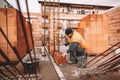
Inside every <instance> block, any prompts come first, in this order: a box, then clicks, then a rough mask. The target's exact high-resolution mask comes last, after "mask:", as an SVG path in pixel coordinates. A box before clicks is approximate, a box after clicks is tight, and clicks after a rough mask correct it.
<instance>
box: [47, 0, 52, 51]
mask: <svg viewBox="0 0 120 80" xmlns="http://www.w3.org/2000/svg"><path fill="white" fill-rule="evenodd" d="M49 2H50V0H49ZM50 6H51V4H49V17H50ZM48 34H50V18H49V27H48ZM48 36H49V41H48V45H49V46H48V51H49V53H50V35H48Z"/></svg>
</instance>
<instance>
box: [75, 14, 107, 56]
mask: <svg viewBox="0 0 120 80" xmlns="http://www.w3.org/2000/svg"><path fill="white" fill-rule="evenodd" d="M77 31H78V32H80V33H81V35H82V36H83V37H84V39H85V41H86V44H87V51H88V53H89V55H94V54H99V53H101V52H103V51H104V50H106V49H107V48H108V24H107V17H106V15H102V14H93V15H88V16H86V17H84V18H82V19H81V20H80V23H79V24H78V30H77Z"/></svg>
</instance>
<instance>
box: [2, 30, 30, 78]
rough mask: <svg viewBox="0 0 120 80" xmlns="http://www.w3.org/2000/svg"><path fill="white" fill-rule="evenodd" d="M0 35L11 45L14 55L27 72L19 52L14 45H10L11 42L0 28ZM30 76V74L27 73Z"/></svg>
mask: <svg viewBox="0 0 120 80" xmlns="http://www.w3.org/2000/svg"><path fill="white" fill-rule="evenodd" d="M1 32H2V35H3V36H4V38H5V39H6V41H7V42H8V44H9V46H10V47H11V49H12V50H13V51H14V53H15V55H16V56H17V58H18V59H19V60H20V62H21V63H22V65H23V67H24V69H25V71H26V72H27V68H26V66H25V65H24V63H23V61H22V59H21V58H20V55H19V52H18V51H17V49H16V48H15V47H13V46H12V44H11V43H10V41H9V40H8V38H7V36H6V35H5V33H4V32H3V30H2V29H1ZM29 77H30V74H29Z"/></svg>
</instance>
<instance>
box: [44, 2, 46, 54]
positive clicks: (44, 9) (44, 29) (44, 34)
mask: <svg viewBox="0 0 120 80" xmlns="http://www.w3.org/2000/svg"><path fill="white" fill-rule="evenodd" d="M45 24H46V0H44V55H45V44H46V39H45V37H46V36H45V26H46V25H45Z"/></svg>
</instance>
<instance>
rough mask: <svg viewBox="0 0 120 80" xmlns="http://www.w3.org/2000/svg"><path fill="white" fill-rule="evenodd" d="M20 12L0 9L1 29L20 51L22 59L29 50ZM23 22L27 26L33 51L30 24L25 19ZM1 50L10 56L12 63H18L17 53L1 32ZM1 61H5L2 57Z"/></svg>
mask: <svg viewBox="0 0 120 80" xmlns="http://www.w3.org/2000/svg"><path fill="white" fill-rule="evenodd" d="M19 15H20V14H19V11H17V10H16V9H14V8H7V9H6V8H0V27H1V28H2V30H3V31H4V33H5V34H6V36H7V37H8V39H9V41H10V42H11V44H12V46H15V47H16V49H17V50H18V52H19V54H20V57H23V56H24V55H25V54H26V52H28V51H30V50H27V46H26V42H25V37H24V33H23V29H22V25H21V21H20V16H19ZM23 21H24V24H25V29H26V34H27V38H28V42H29V47H30V49H32V43H31V36H30V28H29V23H28V22H27V21H26V20H25V18H24V17H23ZM0 48H1V49H2V50H3V52H4V53H5V54H6V55H7V56H8V58H9V59H10V60H11V61H18V59H17V57H16V55H15V53H14V52H13V50H12V49H11V47H10V46H9V44H8V43H7V41H6V40H5V38H4V37H3V35H2V33H1V32H0ZM0 61H5V60H4V59H3V58H2V56H0Z"/></svg>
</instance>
